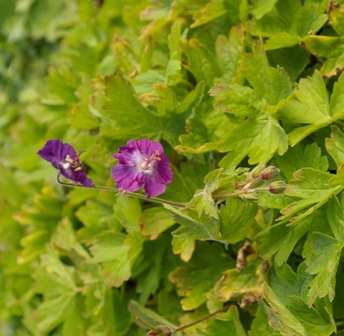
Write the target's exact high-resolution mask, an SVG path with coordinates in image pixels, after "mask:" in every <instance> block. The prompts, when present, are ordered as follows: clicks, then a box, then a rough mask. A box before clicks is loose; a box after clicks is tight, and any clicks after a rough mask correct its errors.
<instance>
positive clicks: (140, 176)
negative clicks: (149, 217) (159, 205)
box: [111, 139, 173, 199]
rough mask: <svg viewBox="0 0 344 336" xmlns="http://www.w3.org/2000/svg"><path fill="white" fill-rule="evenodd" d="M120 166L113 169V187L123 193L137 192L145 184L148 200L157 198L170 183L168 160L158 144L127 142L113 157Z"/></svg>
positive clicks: (143, 141) (147, 141) (142, 141)
mask: <svg viewBox="0 0 344 336" xmlns="http://www.w3.org/2000/svg"><path fill="white" fill-rule="evenodd" d="M111 156H112V157H113V158H115V159H118V161H119V163H118V164H117V165H116V166H114V167H113V168H112V177H113V179H114V180H115V182H116V187H117V188H120V189H123V190H125V191H136V190H139V189H140V188H141V187H142V186H143V185H144V192H145V193H146V195H147V199H148V198H149V197H150V196H158V195H160V194H162V193H163V192H164V191H165V190H166V184H168V183H171V182H172V177H173V173H172V171H171V168H170V167H169V163H170V159H169V158H168V157H167V156H166V155H165V154H164V149H163V148H162V145H161V144H160V143H159V142H157V141H150V140H148V139H141V140H139V141H136V140H130V141H128V142H127V146H121V147H119V151H118V154H112V155H111Z"/></svg>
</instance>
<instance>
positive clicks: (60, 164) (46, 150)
mask: <svg viewBox="0 0 344 336" xmlns="http://www.w3.org/2000/svg"><path fill="white" fill-rule="evenodd" d="M37 154H38V155H39V156H40V157H41V158H43V159H44V160H46V161H48V162H50V163H52V164H53V166H54V167H55V168H57V169H58V170H59V172H60V173H61V175H63V176H64V177H66V178H67V179H69V180H72V181H74V182H78V183H80V184H82V185H84V186H86V187H91V186H93V183H92V180H91V179H89V178H88V177H87V176H86V168H85V167H83V166H82V165H81V164H80V161H77V162H78V163H79V164H80V167H79V170H76V171H75V169H74V170H73V169H72V168H70V167H69V168H65V167H64V164H66V163H67V161H66V157H67V155H69V157H70V158H71V159H74V158H77V160H79V159H78V157H77V155H76V152H75V149H74V148H73V147H72V146H71V145H69V144H67V143H63V142H62V141H61V140H49V141H47V143H46V144H45V146H44V147H43V148H42V149H41V150H39V151H38V152H37Z"/></svg>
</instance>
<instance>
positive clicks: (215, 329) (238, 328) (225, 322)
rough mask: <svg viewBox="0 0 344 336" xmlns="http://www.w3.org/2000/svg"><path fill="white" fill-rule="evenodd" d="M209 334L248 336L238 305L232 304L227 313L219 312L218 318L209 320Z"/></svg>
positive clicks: (210, 335) (214, 335)
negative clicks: (241, 320)
mask: <svg viewBox="0 0 344 336" xmlns="http://www.w3.org/2000/svg"><path fill="white" fill-rule="evenodd" d="M206 330H207V335H209V336H217V335H233V336H246V335H247V334H246V331H245V328H244V327H243V325H242V324H241V322H240V318H239V311H238V308H237V307H236V306H234V305H233V306H230V307H229V309H228V310H227V311H226V312H225V313H221V314H218V315H217V316H216V318H212V319H208V320H207V326H206Z"/></svg>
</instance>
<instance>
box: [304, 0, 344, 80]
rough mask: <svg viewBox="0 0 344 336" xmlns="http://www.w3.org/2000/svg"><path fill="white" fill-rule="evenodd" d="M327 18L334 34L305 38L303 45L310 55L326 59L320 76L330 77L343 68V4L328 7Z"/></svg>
mask: <svg viewBox="0 0 344 336" xmlns="http://www.w3.org/2000/svg"><path fill="white" fill-rule="evenodd" d="M328 16H329V21H330V23H331V24H332V28H333V29H334V30H335V34H333V35H332V36H325V35H311V36H308V37H306V38H305V39H304V41H303V43H304V45H305V48H306V49H307V50H309V51H310V52H311V53H312V54H314V55H317V57H325V58H326V61H325V62H324V63H323V64H322V67H321V74H322V75H324V76H326V77H331V76H335V75H337V74H338V73H340V72H341V71H342V69H343V68H344V31H343V28H342V27H343V23H344V16H343V4H340V3H338V4H336V5H335V6H329V8H328Z"/></svg>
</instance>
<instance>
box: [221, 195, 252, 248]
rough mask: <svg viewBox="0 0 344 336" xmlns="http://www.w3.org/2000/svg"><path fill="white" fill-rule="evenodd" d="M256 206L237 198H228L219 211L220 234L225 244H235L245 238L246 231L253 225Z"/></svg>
mask: <svg viewBox="0 0 344 336" xmlns="http://www.w3.org/2000/svg"><path fill="white" fill-rule="evenodd" d="M257 212H258V206H257V205H256V204H255V203H252V202H250V203H249V201H248V202H245V201H243V200H241V199H239V198H228V199H227V200H226V204H225V205H224V204H222V205H221V209H220V232H221V235H222V237H223V239H225V240H226V241H227V242H229V243H230V244H235V243H237V242H239V241H241V240H244V239H245V238H246V237H247V233H248V230H249V229H250V227H251V226H252V225H253V224H254V223H255V216H256V215H257Z"/></svg>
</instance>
